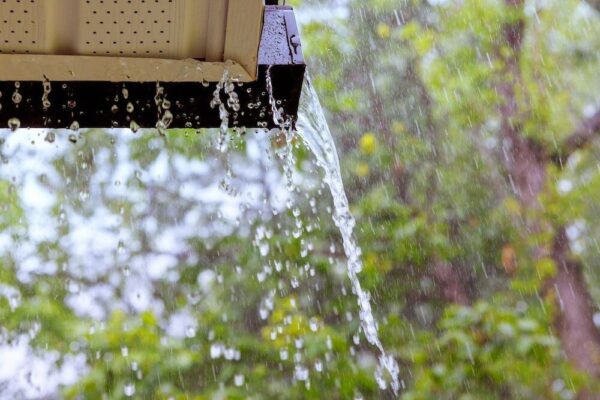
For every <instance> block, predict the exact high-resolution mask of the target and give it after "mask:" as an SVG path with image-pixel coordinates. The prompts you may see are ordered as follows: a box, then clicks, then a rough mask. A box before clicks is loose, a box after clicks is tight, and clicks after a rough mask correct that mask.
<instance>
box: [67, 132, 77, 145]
mask: <svg viewBox="0 0 600 400" xmlns="http://www.w3.org/2000/svg"><path fill="white" fill-rule="evenodd" d="M69 142H71V143H77V135H75V134H73V133H71V134H70V135H69Z"/></svg>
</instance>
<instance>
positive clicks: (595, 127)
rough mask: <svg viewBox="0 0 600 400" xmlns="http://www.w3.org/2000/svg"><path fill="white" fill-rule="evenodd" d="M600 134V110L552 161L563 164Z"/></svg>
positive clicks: (565, 144)
mask: <svg viewBox="0 0 600 400" xmlns="http://www.w3.org/2000/svg"><path fill="white" fill-rule="evenodd" d="M599 2H600V0H599ZM597 134H600V110H598V111H596V113H595V114H594V115H592V116H591V117H589V118H587V119H585V120H584V121H583V122H582V123H581V124H580V125H579V127H577V129H575V131H574V132H573V133H571V135H570V136H569V137H568V138H567V139H566V140H565V141H564V142H563V145H562V146H561V147H560V149H559V151H558V153H555V154H553V155H552V161H554V163H556V164H558V165H559V166H562V165H563V161H566V160H567V159H568V158H569V157H570V156H571V154H573V153H574V152H576V151H577V150H580V149H582V148H584V147H585V146H587V145H588V144H589V143H590V142H591V141H592V140H593V139H594V137H595V136H596V135H597Z"/></svg>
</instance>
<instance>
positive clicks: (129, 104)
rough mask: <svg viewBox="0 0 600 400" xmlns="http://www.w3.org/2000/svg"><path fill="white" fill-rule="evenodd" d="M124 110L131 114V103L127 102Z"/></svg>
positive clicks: (133, 108)
mask: <svg viewBox="0 0 600 400" xmlns="http://www.w3.org/2000/svg"><path fill="white" fill-rule="evenodd" d="M126 109H127V112H128V113H130V114H131V113H132V112H133V110H135V107H134V106H133V103H132V102H129V103H127V106H126Z"/></svg>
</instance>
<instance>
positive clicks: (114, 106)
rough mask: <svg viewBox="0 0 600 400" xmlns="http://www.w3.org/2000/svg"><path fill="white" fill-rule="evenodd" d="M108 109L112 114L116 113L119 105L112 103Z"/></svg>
mask: <svg viewBox="0 0 600 400" xmlns="http://www.w3.org/2000/svg"><path fill="white" fill-rule="evenodd" d="M110 111H111V112H112V113H113V114H116V113H118V112H119V106H117V105H116V104H113V105H112V107H111V108H110Z"/></svg>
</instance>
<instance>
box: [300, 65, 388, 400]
mask: <svg viewBox="0 0 600 400" xmlns="http://www.w3.org/2000/svg"><path fill="white" fill-rule="evenodd" d="M297 133H298V135H299V136H300V137H301V138H302V139H303V140H304V142H305V143H306V145H307V146H308V147H309V148H310V150H311V151H312V153H313V154H314V156H315V158H316V161H317V164H318V165H319V166H320V167H321V168H323V171H324V172H325V183H326V184H327V186H329V189H330V191H331V197H332V198H333V204H334V208H335V212H334V214H333V221H334V223H335V225H336V226H337V228H338V229H339V231H340V234H341V236H342V241H343V245H344V252H345V254H346V257H347V259H348V268H347V269H348V277H349V278H350V282H351V283H352V290H353V292H354V294H355V296H356V298H357V302H358V307H359V313H360V326H361V329H362V331H363V332H364V334H365V337H366V338H367V340H368V342H369V343H370V344H371V345H373V346H375V347H377V349H378V351H379V367H378V369H377V372H376V374H375V378H376V379H377V383H378V384H379V387H380V388H382V389H385V388H386V387H387V381H386V379H385V376H384V375H385V374H384V373H385V371H387V373H388V374H389V375H390V378H391V387H392V390H393V391H394V393H396V394H397V393H398V391H399V390H400V380H399V373H400V368H399V366H398V364H397V363H396V361H395V360H394V358H393V357H392V356H391V355H389V354H387V353H386V351H385V349H384V347H383V345H382V343H381V340H380V339H379V334H378V328H377V321H375V317H374V316H373V311H372V309H371V301H370V295H369V293H368V292H366V291H365V290H364V289H363V288H362V286H361V284H360V280H359V279H358V274H359V273H360V272H361V270H362V261H361V249H360V246H359V245H358V243H357V242H356V239H355V238H354V226H355V224H356V222H355V220H354V217H353V216H352V213H351V212H350V206H349V204H348V198H347V197H346V192H345V190H344V183H343V181H342V175H341V172H340V162H339V159H338V156H337V151H336V148H335V142H334V140H333V136H332V135H331V131H330V130H329V126H328V125H327V120H326V119H325V114H324V112H323V108H322V107H321V103H320V102H319V97H318V95H317V93H316V92H315V89H314V87H313V86H312V84H311V82H310V79H309V78H308V76H307V78H306V80H305V82H304V86H303V88H302V97H301V99H300V110H299V113H298V123H297Z"/></svg>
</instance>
